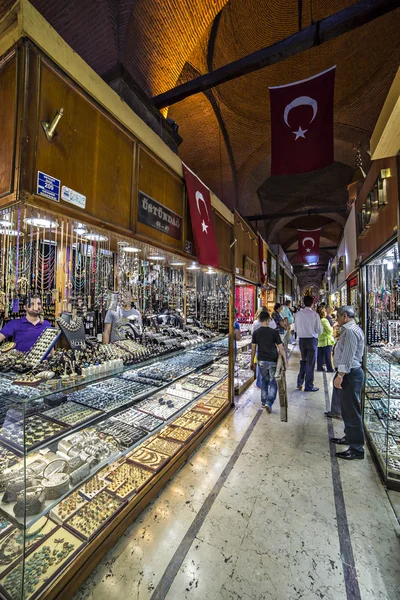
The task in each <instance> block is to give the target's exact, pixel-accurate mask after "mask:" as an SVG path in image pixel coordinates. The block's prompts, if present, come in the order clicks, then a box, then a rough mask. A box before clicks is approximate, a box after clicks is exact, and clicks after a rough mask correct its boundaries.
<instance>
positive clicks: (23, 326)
mask: <svg viewBox="0 0 400 600" xmlns="http://www.w3.org/2000/svg"><path fill="white" fill-rule="evenodd" d="M24 308H25V310H26V316H25V317H22V319H13V320H12V321H9V322H8V323H7V324H6V325H4V327H3V329H2V330H1V331H0V343H1V342H4V340H5V339H7V338H11V339H12V341H13V342H15V347H16V350H19V351H20V352H29V350H30V349H31V348H32V346H33V345H34V343H35V342H36V341H37V339H38V337H39V336H40V334H41V333H42V331H44V330H45V329H47V328H48V327H51V324H50V323H49V322H48V321H41V320H40V313H41V312H42V302H41V300H40V298H32V299H31V304H30V306H24Z"/></svg>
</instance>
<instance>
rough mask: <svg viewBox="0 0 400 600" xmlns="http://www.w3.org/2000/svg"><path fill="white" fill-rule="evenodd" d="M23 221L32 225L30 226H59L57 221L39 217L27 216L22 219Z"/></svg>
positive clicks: (48, 227)
mask: <svg viewBox="0 0 400 600" xmlns="http://www.w3.org/2000/svg"><path fill="white" fill-rule="evenodd" d="M24 223H26V224H27V225H32V227H44V228H45V229H50V228H51V229H56V228H57V227H58V226H59V225H58V223H57V221H51V219H41V218H40V217H28V218H27V219H24Z"/></svg>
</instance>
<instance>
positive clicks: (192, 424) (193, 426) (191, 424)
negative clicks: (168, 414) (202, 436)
mask: <svg viewBox="0 0 400 600" xmlns="http://www.w3.org/2000/svg"><path fill="white" fill-rule="evenodd" d="M172 425H174V426H175V427H183V429H190V431H197V430H198V429H200V428H201V427H202V423H199V421H193V420H192V419H190V418H189V417H185V416H184V415H182V416H181V417H178V419H175V421H174V422H173V423H172Z"/></svg>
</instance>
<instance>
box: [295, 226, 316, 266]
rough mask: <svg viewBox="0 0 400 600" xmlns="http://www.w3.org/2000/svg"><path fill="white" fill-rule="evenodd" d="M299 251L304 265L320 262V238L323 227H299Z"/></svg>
mask: <svg viewBox="0 0 400 600" xmlns="http://www.w3.org/2000/svg"><path fill="white" fill-rule="evenodd" d="M297 234H298V241H299V246H298V251H297V256H298V259H299V262H300V263H302V264H303V265H312V264H318V260H319V238H320V235H321V229H312V230H311V231H309V230H307V229H298V230H297Z"/></svg>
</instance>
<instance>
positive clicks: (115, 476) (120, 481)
mask: <svg viewBox="0 0 400 600" xmlns="http://www.w3.org/2000/svg"><path fill="white" fill-rule="evenodd" d="M153 474H154V473H153V472H152V471H148V470H147V469H143V468H142V467H139V466H137V465H134V464H130V463H127V462H125V463H122V464H121V465H120V466H119V467H117V468H116V469H115V470H113V471H111V472H110V473H109V474H108V475H107V479H108V481H109V482H110V483H109V484H108V486H107V489H108V490H109V491H111V492H114V493H115V494H116V495H117V496H118V497H119V498H121V499H123V500H125V498H127V497H128V496H130V495H131V494H133V493H134V492H137V491H138V490H139V489H140V488H142V487H143V486H144V484H145V483H147V481H148V480H149V479H150V478H151V477H152V476H153Z"/></svg>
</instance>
